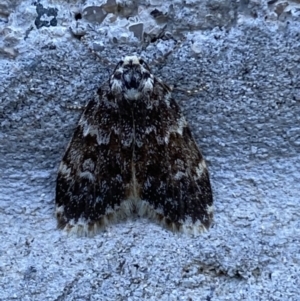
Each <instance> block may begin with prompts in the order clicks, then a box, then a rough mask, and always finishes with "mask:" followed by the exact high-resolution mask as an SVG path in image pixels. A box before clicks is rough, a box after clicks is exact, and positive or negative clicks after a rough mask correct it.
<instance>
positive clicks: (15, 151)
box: [0, 0, 300, 300]
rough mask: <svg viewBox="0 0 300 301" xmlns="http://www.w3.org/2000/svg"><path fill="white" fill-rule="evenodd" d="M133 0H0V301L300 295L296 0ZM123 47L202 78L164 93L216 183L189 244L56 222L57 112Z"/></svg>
mask: <svg viewBox="0 0 300 301" xmlns="http://www.w3.org/2000/svg"><path fill="white" fill-rule="evenodd" d="M78 2H79V1H78ZM171 2H172V5H171ZM137 3H138V2H135V1H126V2H125V1H123V2H118V4H117V3H115V2H114V1H108V2H107V3H105V1H103V2H101V1H99V3H95V2H93V1H86V2H85V5H81V4H79V3H76V1H51V2H50V1H49V2H47V1H40V2H39V4H35V5H34V4H33V3H32V1H26V0H24V1H2V2H1V4H0V59H1V61H0V126H1V131H0V139H1V143H0V168H1V181H0V193H1V194H0V226H1V227H0V235H1V238H2V242H1V246H0V300H242V299H243V300H299V287H300V276H299V275H300V255H299V254H300V253H299V243H300V242H299V240H300V238H299V237H300V235H299V234H300V230H299V229H300V222H299V220H300V219H299V215H300V205H299V198H300V184H299V182H300V172H299V169H300V155H299V150H300V126H299V124H300V86H299V77H300V64H299V62H300V42H299V26H300V24H299V6H300V3H299V1H254V0H252V1H251V0H250V1H236V2H235V1H200V0H198V1H197V0H195V1H185V5H183V4H182V1H164V3H163V4H162V5H161V4H160V3H161V1H158V0H157V1H156V0H149V1H143V2H141V3H139V4H137ZM92 6H95V7H94V8H93V9H91V8H90V7H92ZM94 11H96V14H94ZM136 24H139V25H138V26H136ZM165 25H166V27H165V28H164V26H165ZM70 28H71V31H70ZM163 28H164V30H162V29H163ZM88 47H91V48H93V49H94V50H95V51H97V53H98V56H99V57H100V58H101V59H100V60H99V59H96V58H95V55H93V54H92V53H91V52H90V51H89V49H88ZM171 50H173V51H172V53H171V54H170V55H169V56H168V57H167V59H163V60H160V59H159V58H162V57H163V56H164V55H165V54H167V53H168V52H169V51H171ZM133 53H137V54H141V55H142V56H143V57H145V58H146V59H148V60H150V61H151V60H154V59H156V63H155V64H153V73H154V74H156V75H158V76H160V77H161V78H162V79H164V80H165V81H166V82H167V83H169V84H171V85H172V84H173V85H176V86H178V87H179V88H180V89H196V88H201V89H200V91H199V92H198V93H195V94H193V95H192V96H187V94H186V93H182V92H180V91H178V90H175V91H174V95H175V97H176V99H178V100H179V102H180V105H181V106H182V108H183V110H184V112H185V115H186V116H187V118H188V120H189V122H190V124H191V126H192V128H193V132H194V135H195V136H196V139H197V142H198V143H199V145H200V146H201V148H202V150H203V153H204V155H205V157H206V159H207V160H208V162H209V168H210V172H211V177H212V184H213V188H214V195H215V207H216V210H215V224H214V226H213V228H212V229H211V230H210V231H209V232H208V233H206V234H204V235H203V236H201V237H199V238H197V239H195V238H192V237H188V236H183V235H174V234H172V233H170V232H167V231H166V230H164V229H162V228H161V227H159V226H156V225H153V224H152V223H149V222H148V221H146V220H134V221H128V222H127V223H122V224H118V225H115V226H112V227H110V228H109V229H108V231H107V232H105V233H103V234H100V235H98V236H96V237H94V238H76V237H67V236H66V235H65V234H64V233H63V232H61V231H58V230H56V221H55V218H54V201H53V198H54V190H55V178H56V171H57V167H58V164H59V162H60V160H61V158H62V155H63V152H64V149H65V147H66V145H67V143H68V141H69V138H70V136H71V134H72V131H73V129H74V127H75V125H76V122H77V120H78V117H79V114H80V112H78V111H74V110H71V109H69V108H68V106H70V105H84V104H85V103H86V102H87V101H88V99H89V98H90V97H91V96H92V95H93V92H94V91H95V89H96V88H97V87H98V86H99V85H101V82H103V81H104V80H106V79H107V78H108V76H109V73H110V72H111V70H112V69H111V66H110V64H108V62H111V63H115V62H117V61H118V60H119V58H120V57H121V56H122V55H125V54H133ZM157 61H158V62H159V63H157Z"/></svg>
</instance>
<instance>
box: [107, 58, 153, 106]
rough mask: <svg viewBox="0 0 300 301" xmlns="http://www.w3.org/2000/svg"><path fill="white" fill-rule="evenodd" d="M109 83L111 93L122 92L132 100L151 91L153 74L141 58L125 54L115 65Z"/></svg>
mask: <svg viewBox="0 0 300 301" xmlns="http://www.w3.org/2000/svg"><path fill="white" fill-rule="evenodd" d="M109 84H110V89H111V92H112V93H113V94H118V95H119V94H120V93H123V95H124V97H125V98H127V99H131V100H134V99H138V98H139V97H141V96H143V95H144V94H147V93H148V94H149V93H151V92H152V91H153V84H154V76H153V75H152V74H151V72H150V69H149V67H148V65H147V64H146V63H145V62H144V60H143V59H140V58H138V57H136V56H126V57H125V58H124V59H123V60H121V61H120V62H119V63H118V65H117V66H116V68H115V70H114V72H113V74H112V76H111V77H110V81H109Z"/></svg>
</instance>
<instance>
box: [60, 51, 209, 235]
mask: <svg viewBox="0 0 300 301" xmlns="http://www.w3.org/2000/svg"><path fill="white" fill-rule="evenodd" d="M133 215H137V216H141V217H147V218H149V219H151V220H154V221H156V222H158V223H160V224H162V225H163V226H165V227H166V228H168V229H171V230H173V231H179V232H185V233H191V234H198V233H201V232H202V231H203V230H205V229H208V228H209V226H210V224H211V221H212V217H213V198H212V190H211V185H210V181H209V174H208V170H207V167H206V164H205V161H204V159H203V156H202V154H201V152H200V150H199V149H198V147H197V145H196V143H195V140H194V139H193V137H192V134H191V131H190V128H189V126H188V124H187V121H186V119H185V118H184V116H183V115H182V113H181V110H180V108H179V106H178V104H177V103H176V102H175V100H174V99H173V98H172V96H171V88H170V87H169V86H167V85H166V84H165V83H163V82H162V80H160V79H159V78H157V77H155V76H154V75H153V74H152V73H151V71H150V69H149V67H148V65H147V64H146V63H145V62H144V61H143V60H142V59H139V58H138V57H136V56H127V57H125V58H124V60H122V61H120V62H119V63H118V65H117V66H116V68H115V70H114V72H113V74H112V75H111V77H110V79H109V80H108V81H107V82H106V83H105V84H104V85H103V86H102V87H101V88H100V89H99V90H98V92H97V94H96V96H95V98H94V99H93V100H91V101H90V102H89V103H88V104H87V106H86V108H85V110H84V112H83V113H82V116H81V118H80V120H79V123H78V126H77V128H76V129H75V132H74V134H73V137H72V139H71V142H70V143H69V145H68V147H67V150H66V153H65V155H64V157H63V159H62V162H61V163H60V166H59V171H58V176H57V183H56V217H57V220H58V227H59V228H62V229H65V230H67V231H69V232H71V233H76V234H79V235H83V236H92V235H94V234H95V233H97V232H98V231H101V230H103V229H105V227H106V226H107V225H108V224H110V223H113V222H119V221H121V220H124V219H126V218H128V217H130V216H133Z"/></svg>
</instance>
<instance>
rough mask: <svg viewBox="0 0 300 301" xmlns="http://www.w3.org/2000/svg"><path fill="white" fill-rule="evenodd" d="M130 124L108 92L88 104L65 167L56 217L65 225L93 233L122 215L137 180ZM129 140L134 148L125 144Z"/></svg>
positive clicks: (59, 179)
mask: <svg viewBox="0 0 300 301" xmlns="http://www.w3.org/2000/svg"><path fill="white" fill-rule="evenodd" d="M121 128H123V129H124V130H123V131H122V132H120V129H121ZM126 128H127V129H128V130H127V131H126ZM130 129H131V125H130V126H126V120H124V118H123V119H122V120H120V113H119V110H118V107H117V106H116V105H115V104H114V103H113V102H112V101H109V99H108V96H107V93H106V91H104V92H103V91H100V92H99V95H98V96H97V97H96V99H95V100H92V101H90V102H89V103H88V105H87V107H86V109H85V110H84V112H83V114H82V116H81V118H80V120H79V124H78V126H77V128H76V130H75V132H74V135H73V138H72V140H71V142H70V144H69V146H68V148H67V151H66V153H65V155H64V157H63V159H62V162H61V164H60V167H59V172H58V177H57V186H56V216H57V219H58V226H59V227H60V228H65V229H66V230H68V231H70V232H76V233H78V234H82V235H88V234H93V233H94V232H96V231H97V230H99V229H100V230H101V229H102V228H103V227H104V226H105V225H106V224H107V223H108V222H109V220H110V219H113V218H115V217H116V216H115V214H114V212H115V209H116V208H117V207H118V206H120V203H121V201H122V200H124V198H125V193H126V190H128V189H129V188H128V185H129V182H130V179H131V157H132V150H131V149H130V148H132V145H131V143H130V140H132V132H131V130H130ZM126 140H127V142H128V143H127V144H129V145H130V146H129V147H124V141H126Z"/></svg>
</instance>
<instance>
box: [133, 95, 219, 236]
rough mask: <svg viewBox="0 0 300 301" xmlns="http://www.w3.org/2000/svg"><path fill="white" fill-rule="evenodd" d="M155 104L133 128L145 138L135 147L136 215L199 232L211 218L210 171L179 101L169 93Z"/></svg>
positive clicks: (174, 227) (139, 136)
mask: <svg viewBox="0 0 300 301" xmlns="http://www.w3.org/2000/svg"><path fill="white" fill-rule="evenodd" d="M158 102H159V105H158V106H157V107H155V106H154V107H153V109H152V110H151V111H149V115H150V116H148V117H149V118H146V119H145V121H144V122H143V127H141V130H140V131H139V130H138V129H137V138H136V139H137V141H139V140H141V141H142V140H144V141H145V143H141V147H140V148H139V149H138V151H137V154H138V161H139V162H138V168H137V171H138V173H137V179H140V183H141V191H142V193H141V199H142V205H141V208H140V214H141V215H146V216H148V217H150V218H153V219H156V220H158V221H159V222H161V223H163V224H164V225H165V226H166V227H167V228H171V229H173V230H175V231H180V232H187V233H193V234H197V233H200V232H202V231H203V230H205V229H208V228H209V226H210V224H211V222H212V218H213V197H212V189H211V185H210V180H209V174H208V170H207V167H206V164H205V161H204V159H203V156H202V154H201V152H200V150H199V148H198V146H197V145H196V143H195V141H194V139H193V137H192V134H191V131H190V128H189V127H188V124H187V122H186V120H185V118H184V116H183V115H182V113H181V111H180V108H179V107H178V105H177V103H176V102H175V101H174V100H173V99H169V96H167V101H164V100H162V99H159V100H158ZM147 120H148V121H149V123H147ZM140 122H141V123H142V120H141V121H140ZM137 124H139V123H138V122H137ZM143 133H144V134H143ZM142 137H143V139H142Z"/></svg>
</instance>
